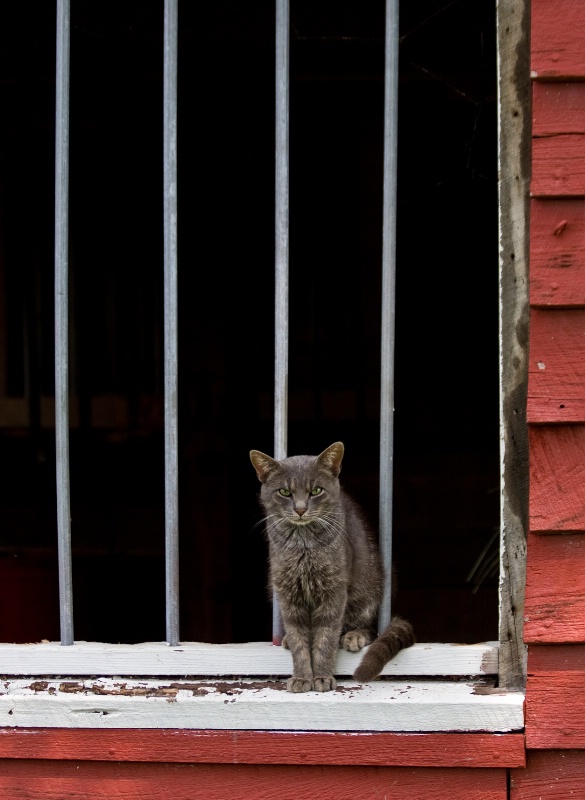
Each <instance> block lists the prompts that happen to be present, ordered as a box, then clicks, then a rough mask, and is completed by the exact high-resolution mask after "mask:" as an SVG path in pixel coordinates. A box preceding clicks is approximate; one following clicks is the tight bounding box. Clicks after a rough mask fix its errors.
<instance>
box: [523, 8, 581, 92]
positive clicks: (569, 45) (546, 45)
mask: <svg viewBox="0 0 585 800" xmlns="http://www.w3.org/2000/svg"><path fill="white" fill-rule="evenodd" d="M584 30H585V8H584V6H583V3H582V2H581V0H533V2H532V4H531V51H532V53H531V70H532V74H533V76H534V77H535V78H539V79H543V78H548V79H558V78H568V77H581V78H582V77H583V76H584V75H585V50H584V49H583V31H584Z"/></svg>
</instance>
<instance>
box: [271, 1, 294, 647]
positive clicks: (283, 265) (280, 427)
mask: <svg viewBox="0 0 585 800" xmlns="http://www.w3.org/2000/svg"><path fill="white" fill-rule="evenodd" d="M289 27H290V22H289V0H276V153H275V173H276V178H275V184H276V185H275V284H276V291H275V373H274V457H275V458H276V459H282V458H286V449H287V421H288V419H287V418H288V409H287V405H288V252H289V251H288V241H289V170H288V152H289V124H288V119H289ZM272 608H273V610H272V640H273V642H274V643H275V644H280V642H281V641H282V636H283V633H284V631H283V627H282V620H281V616H280V608H279V606H278V599H277V597H276V595H274V597H273V607H272Z"/></svg>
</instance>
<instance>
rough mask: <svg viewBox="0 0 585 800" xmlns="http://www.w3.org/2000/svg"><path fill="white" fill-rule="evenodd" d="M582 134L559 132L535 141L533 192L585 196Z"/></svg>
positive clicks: (541, 194) (533, 145) (545, 194)
mask: <svg viewBox="0 0 585 800" xmlns="http://www.w3.org/2000/svg"><path fill="white" fill-rule="evenodd" d="M584 147H585V143H584V142H583V137H582V136H574V135H572V134H560V135H557V136H551V137H550V138H543V139H534V140H533V142H532V188H531V191H532V194H533V195H534V196H535V197H547V196H548V197H551V196H553V195H557V196H558V197H563V196H573V195H576V196H585V164H584V163H583V151H584Z"/></svg>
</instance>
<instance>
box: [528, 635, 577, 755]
mask: <svg viewBox="0 0 585 800" xmlns="http://www.w3.org/2000/svg"><path fill="white" fill-rule="evenodd" d="M583 686H585V645H551V646H547V645H530V647H529V648H528V681H527V687H526V744H527V747H528V748H530V749H538V748H540V749H554V748H564V749H571V748H583V747H585V726H584V725H583V720H584V719H585V692H584V691H583Z"/></svg>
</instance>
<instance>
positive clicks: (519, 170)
mask: <svg viewBox="0 0 585 800" xmlns="http://www.w3.org/2000/svg"><path fill="white" fill-rule="evenodd" d="M529 12H530V2H529V0H498V3H497V27H498V103H499V114H498V127H499V131H498V133H499V136H498V161H499V234H500V348H501V349H500V439H501V461H500V467H501V476H502V477H501V547H500V552H501V565H500V666H499V675H500V686H503V687H505V688H508V689H512V688H519V687H521V686H523V685H524V683H525V680H526V648H525V645H524V642H523V617H524V584H525V576H526V532H527V527H528V435H527V426H526V397H527V383H528V319H529V305H528V244H529V239H528V220H529V181H530V111H531V103H530V64H529V59H530V50H529V31H530V13H529Z"/></svg>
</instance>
